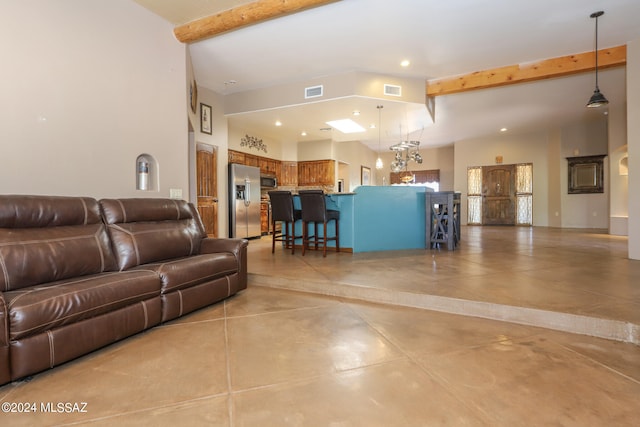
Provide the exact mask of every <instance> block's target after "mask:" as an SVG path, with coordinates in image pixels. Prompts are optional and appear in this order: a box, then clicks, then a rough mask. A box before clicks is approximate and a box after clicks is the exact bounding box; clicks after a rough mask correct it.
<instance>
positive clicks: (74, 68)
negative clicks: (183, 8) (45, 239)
mask: <svg viewBox="0 0 640 427" xmlns="http://www.w3.org/2000/svg"><path fill="white" fill-rule="evenodd" d="M0 51H1V52H2V58H3V60H2V67H1V70H2V71H1V78H0V94H2V95H1V96H0V117H1V120H0V141H2V142H1V143H0V144H1V145H0V193H18V194H58V195H86V196H93V197H96V198H102V197H149V196H153V197H158V196H162V197H168V195H169V189H170V188H178V189H183V191H184V194H185V197H186V194H188V193H187V191H188V185H189V184H188V174H187V168H188V145H187V144H188V141H187V139H188V133H187V115H186V114H185V104H186V93H185V80H186V77H185V46H184V45H183V44H181V43H179V42H178V41H177V40H176V39H175V37H174V36H173V33H172V25H171V24H169V23H167V22H166V21H164V20H163V19H161V18H160V17H158V16H156V15H153V14H152V13H150V12H148V11H147V10H146V9H143V8H142V7H141V6H139V5H137V4H136V3H134V2H132V1H129V0H111V1H103V0H65V1H50V0H29V1H7V2H3V4H2V13H1V14H0ZM141 153H149V154H151V155H153V156H154V158H155V159H156V160H157V162H158V166H159V174H158V177H159V182H158V183H157V184H158V187H157V188H156V190H155V191H149V192H142V191H136V189H135V159H136V157H137V156H138V155H139V154H141Z"/></svg>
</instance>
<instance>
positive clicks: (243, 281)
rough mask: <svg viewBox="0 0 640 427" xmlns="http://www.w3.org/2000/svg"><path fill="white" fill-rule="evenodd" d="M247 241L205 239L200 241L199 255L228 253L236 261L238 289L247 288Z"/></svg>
mask: <svg viewBox="0 0 640 427" xmlns="http://www.w3.org/2000/svg"><path fill="white" fill-rule="evenodd" d="M248 245H249V241H248V240H247V239H218V238H213V237H207V238H205V239H202V242H201V245H200V253H201V254H213V253H216V252H230V253H232V254H233V255H235V257H236V260H237V261H238V280H239V289H246V288H247V278H248V275H247V246H248Z"/></svg>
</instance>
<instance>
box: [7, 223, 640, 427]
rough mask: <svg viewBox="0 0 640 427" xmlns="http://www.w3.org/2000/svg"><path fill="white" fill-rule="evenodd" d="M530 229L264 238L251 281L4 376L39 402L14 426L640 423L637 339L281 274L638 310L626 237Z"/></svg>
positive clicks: (636, 267) (15, 397)
mask: <svg viewBox="0 0 640 427" xmlns="http://www.w3.org/2000/svg"><path fill="white" fill-rule="evenodd" d="M519 230H524V229H516V230H513V229H510V228H503V229H497V230H495V229H484V230H481V231H477V229H473V228H472V229H465V231H464V234H463V239H464V240H463V244H462V245H461V247H460V248H459V249H458V250H456V251H454V252H448V251H426V252H425V253H422V254H418V253H413V252H412V251H409V252H407V253H404V251H403V253H377V254H342V253H341V254H329V255H328V256H327V258H325V259H323V258H322V257H321V256H317V255H318V254H316V253H308V254H307V255H306V256H305V257H304V259H302V257H301V256H300V254H296V255H293V256H292V255H291V254H289V253H288V252H286V253H285V251H283V250H281V249H280V248H278V250H277V251H276V254H274V255H271V253H270V246H269V245H268V242H267V241H266V239H262V240H255V241H252V242H251V243H250V264H249V270H250V272H251V279H250V286H249V288H248V289H247V290H245V291H243V292H241V293H240V294H238V295H236V296H235V297H232V298H230V299H228V300H226V301H225V302H223V303H220V304H217V305H214V306H212V307H209V308H206V309H203V310H200V311H198V312H195V313H192V314H190V315H188V316H185V317H183V318H181V319H178V320H177V321H173V322H170V323H167V324H165V325H162V326H160V327H157V328H154V329H152V330H150V331H148V332H145V333H142V334H139V335H136V336H134V337H131V338H129V339H126V340H124V341H122V342H120V343H117V344H115V345H112V346H109V347H107V348H105V349H103V350H100V351H97V352H94V353H92V354H90V355H87V356H85V357H83V358H80V359H77V360H75V361H73V362H70V363H67V364H65V365H63V366H60V367H57V368H55V369H53V370H50V371H47V372H44V373H41V374H39V375H36V376H34V377H33V378H32V379H30V380H29V381H23V382H17V383H13V384H9V385H5V386H2V387H0V400H1V401H2V402H3V403H4V402H20V403H27V402H32V403H35V404H36V407H37V408H38V409H39V411H38V412H37V413H30V414H24V413H23V414H17V413H3V412H0V425H3V426H4V425H10V426H20V425H25V426H37V425H96V426H98V425H105V426H111V425H118V426H126V425H136V426H138V425H150V426H151V425H153V426H163V425H171V426H174V425H185V426H191V425H210V426H233V427H236V426H431V425H453V426H463V425H472V426H485V425H486V426H518V425H522V426H538V425H563V426H604V425H607V426H608V425H611V426H613V425H615V426H627V425H628V426H632V425H637V423H638V419H639V418H638V414H639V413H640V398H639V397H640V347H639V346H637V345H634V344H631V343H624V342H620V341H613V340H605V339H602V338H595V337H590V336H586V335H578V334H569V333H565V332H558V331H554V330H550V329H547V328H539V327H535V326H530V325H520V324H514V323H511V322H504V321H495V320H490V319H484V318H479V317H471V316H460V315H454V314H449V313H444V312H437V311H432V310H424V309H418V308H408V307H400V306H397V305H391V304H373V303H370V302H363V301H358V300H355V299H353V298H339V297H335V296H333V297H332V296H323V295H319V294H315V293H308V292H296V291H291V290H283V289H277V288H274V286H278V285H279V284H278V282H277V280H275V279H273V277H269V276H270V275H274V272H275V271H278V270H280V271H281V274H282V277H285V278H287V279H290V280H283V281H282V283H281V285H283V286H284V285H286V286H290V284H291V281H293V280H294V279H295V280H297V281H299V282H301V283H303V284H304V283H307V282H316V283H322V282H323V281H336V282H337V281H341V282H342V281H344V282H354V283H355V284H356V285H357V284H358V283H362V284H363V285H364V286H365V287H367V288H369V287H372V286H373V287H375V286H382V287H384V284H385V283H386V284H387V286H386V287H387V288H389V287H399V288H401V289H403V290H406V291H409V293H411V295H414V294H415V295H417V294H419V293H422V292H425V291H426V290H428V291H429V292H431V293H432V294H434V295H436V296H438V295H444V296H445V297H446V298H454V299H458V298H460V299H464V298H472V297H473V298H476V299H477V300H478V301H479V302H487V301H488V302H490V303H491V304H508V305H517V306H520V307H522V308H523V309H526V308H530V307H527V306H528V305H529V306H531V307H534V308H536V309H538V308H540V309H543V310H545V311H547V310H556V309H558V310H565V311H567V312H575V313H581V315H582V314H588V315H589V316H593V317H598V318H604V317H611V318H613V319H616V320H624V321H627V322H637V316H638V310H637V309H638V304H639V301H638V298H639V296H638V294H639V293H640V292H639V289H638V286H640V285H637V283H640V281H639V280H637V279H638V278H640V276H639V274H640V263H639V262H637V261H629V260H627V259H626V249H625V248H626V239H623V238H615V237H612V236H606V235H600V234H597V233H588V232H587V233H585V232H577V231H561V230H538V229H535V230H529V231H527V232H523V231H519ZM514 236H516V237H517V238H516V239H515V241H514V238H513V237H514ZM527 236H528V237H527ZM532 237H535V239H533V238H532ZM390 260H394V261H395V263H394V265H393V266H392V265H391V264H390V263H389V261H390ZM429 263H430V267H429V269H427V268H426V267H421V265H422V264H429ZM361 264H363V265H361ZM411 269H415V274H413V275H412V274H410V272H409V271H408V270H411ZM364 272H368V278H366V277H362V275H363V274H364ZM490 275H493V276H494V281H493V282H491V281H490V279H489V278H488V277H486V276H490ZM503 276H506V278H503ZM634 279H636V280H635V281H634ZM261 281H263V282H265V283H266V284H265V283H260V282H261ZM412 281H413V283H412ZM492 283H493V286H494V288H492V287H491V284H492ZM572 284H573V286H571V285H572ZM391 285H393V286H391ZM300 286H302V285H300ZM456 288H459V289H456ZM534 289H535V291H536V292H534ZM578 289H581V290H580V291H579V290H578ZM313 291H314V292H316V290H313ZM369 291H370V289H369ZM416 291H419V292H416ZM510 291H512V292H510ZM490 294H491V295H490ZM544 294H546V295H547V297H546V298H545V296H544ZM592 295H596V296H597V298H592V297H591V296H592ZM365 296H366V297H368V296H369V294H366V295H365ZM575 298H579V299H581V298H584V299H581V301H583V302H584V305H581V303H580V302H579V301H578V302H575V301H574V299H575ZM558 299H560V300H561V301H560V302H558V301H557V300H558ZM634 309H635V310H634ZM58 402H63V403H64V402H69V403H78V404H81V403H83V402H86V407H85V408H84V409H85V410H86V412H82V413H64V412H58V413H43V412H42V411H40V409H41V408H42V406H41V405H44V406H45V407H46V406H47V404H49V405H53V407H57V406H56V403H58ZM78 409H82V406H79V407H78Z"/></svg>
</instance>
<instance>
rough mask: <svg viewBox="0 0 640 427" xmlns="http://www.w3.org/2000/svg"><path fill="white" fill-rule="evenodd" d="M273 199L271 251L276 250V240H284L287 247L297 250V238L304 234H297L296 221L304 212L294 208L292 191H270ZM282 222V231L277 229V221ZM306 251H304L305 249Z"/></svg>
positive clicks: (292, 251) (292, 250) (270, 197)
mask: <svg viewBox="0 0 640 427" xmlns="http://www.w3.org/2000/svg"><path fill="white" fill-rule="evenodd" d="M269 200H270V201H271V224H272V227H271V229H272V230H273V234H272V240H271V253H274V252H275V250H276V242H284V246H285V248H287V249H288V248H289V246H291V253H292V254H294V253H295V250H296V244H295V243H296V242H295V240H296V239H300V238H302V236H296V235H295V228H296V227H295V223H296V221H300V220H301V219H302V212H301V211H300V210H299V209H294V208H293V196H292V195H291V192H290V191H269ZM277 221H281V222H282V228H281V229H280V233H278V232H277V231H276V222H277ZM303 252H304V251H303Z"/></svg>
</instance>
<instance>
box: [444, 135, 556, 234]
mask: <svg viewBox="0 0 640 427" xmlns="http://www.w3.org/2000/svg"><path fill="white" fill-rule="evenodd" d="M548 144H549V135H548V134H547V133H546V132H535V133H527V134H521V135H513V134H509V133H504V134H499V135H495V136H490V137H485V138H477V139H472V140H466V141H459V142H456V143H455V156H454V158H455V160H454V161H455V178H454V180H455V181H454V189H455V191H459V192H460V193H462V199H463V201H465V200H466V195H467V168H468V167H470V166H492V165H495V164H496V161H495V159H496V156H502V158H503V161H502V163H503V164H514V163H533V224H534V225H539V226H547V225H548V224H549V216H548V207H547V205H548V197H549V181H548V175H547V171H548V169H549V159H548V154H547V150H548ZM461 207H462V209H461V212H462V215H461V222H462V223H463V224H466V223H467V205H466V202H463V203H462V204H461Z"/></svg>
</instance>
